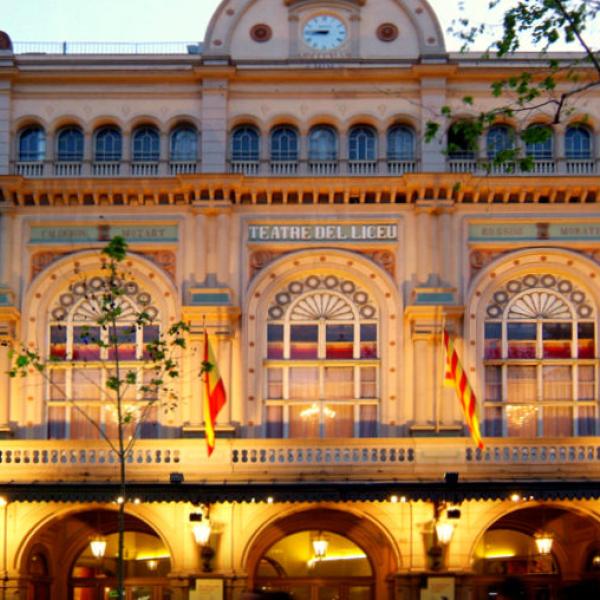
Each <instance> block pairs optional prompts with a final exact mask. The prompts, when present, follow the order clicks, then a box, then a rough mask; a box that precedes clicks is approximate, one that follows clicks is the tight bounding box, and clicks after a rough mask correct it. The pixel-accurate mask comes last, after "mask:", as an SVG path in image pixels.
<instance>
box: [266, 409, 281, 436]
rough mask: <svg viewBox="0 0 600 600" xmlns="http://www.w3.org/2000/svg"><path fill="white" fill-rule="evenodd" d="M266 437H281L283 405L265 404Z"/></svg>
mask: <svg viewBox="0 0 600 600" xmlns="http://www.w3.org/2000/svg"><path fill="white" fill-rule="evenodd" d="M267 437H268V438H282V437H283V407H282V406H267Z"/></svg>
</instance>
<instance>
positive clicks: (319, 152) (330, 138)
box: [308, 125, 338, 161]
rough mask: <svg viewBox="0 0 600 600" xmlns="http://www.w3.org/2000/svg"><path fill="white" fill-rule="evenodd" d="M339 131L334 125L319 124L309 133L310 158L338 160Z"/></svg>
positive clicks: (313, 159) (315, 159)
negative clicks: (337, 131)
mask: <svg viewBox="0 0 600 600" xmlns="http://www.w3.org/2000/svg"><path fill="white" fill-rule="evenodd" d="M337 155H338V142H337V133H336V131H335V129H334V128H333V127H329V126H328V125H318V126H317V127H313V128H312V129H311V131H310V133H309V134H308V158H309V160H311V161H326V160H337Z"/></svg>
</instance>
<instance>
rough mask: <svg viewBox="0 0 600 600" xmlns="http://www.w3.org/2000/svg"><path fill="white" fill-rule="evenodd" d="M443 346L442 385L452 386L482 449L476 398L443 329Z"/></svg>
mask: <svg viewBox="0 0 600 600" xmlns="http://www.w3.org/2000/svg"><path fill="white" fill-rule="evenodd" d="M444 348H445V349H446V368H445V371H444V385H446V386H448V387H453V388H454V389H455V390H456V395H457V396H458V399H459V401H460V405H461V406H462V409H463V413H464V415H465V420H466V422H467V425H468V427H469V430H470V431H471V437H472V438H473V441H474V442H475V443H476V444H477V447H478V448H480V449H483V440H482V439H481V433H480V431H479V420H478V419H477V398H475V393H474V392H473V389H472V388H471V385H470V384H469V380H468V379H467V375H466V373H465V371H464V369H463V367H462V365H461V364H460V360H459V358H458V354H457V353H456V350H455V349H454V343H453V342H452V340H451V339H450V336H449V335H448V332H447V331H446V330H445V329H444Z"/></svg>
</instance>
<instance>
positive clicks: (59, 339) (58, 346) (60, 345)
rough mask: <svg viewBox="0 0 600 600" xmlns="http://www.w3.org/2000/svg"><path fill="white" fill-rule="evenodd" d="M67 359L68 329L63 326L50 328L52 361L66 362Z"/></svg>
mask: <svg viewBox="0 0 600 600" xmlns="http://www.w3.org/2000/svg"><path fill="white" fill-rule="evenodd" d="M66 357H67V328H66V327H65V326H63V325H52V326H51V327H50V360H65V358H66Z"/></svg>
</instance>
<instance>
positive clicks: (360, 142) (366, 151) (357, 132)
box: [348, 127, 377, 160]
mask: <svg viewBox="0 0 600 600" xmlns="http://www.w3.org/2000/svg"><path fill="white" fill-rule="evenodd" d="M348 142H349V150H348V155H349V159H350V160H375V159H376V158H377V151H376V147H377V146H376V137H375V132H374V131H373V130H372V129H371V128H370V127H355V128H354V129H353V130H352V131H351V132H350V138H349V140H348Z"/></svg>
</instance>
